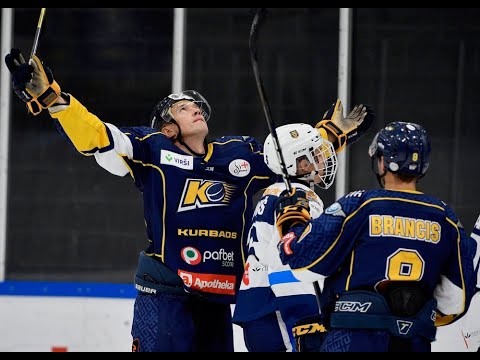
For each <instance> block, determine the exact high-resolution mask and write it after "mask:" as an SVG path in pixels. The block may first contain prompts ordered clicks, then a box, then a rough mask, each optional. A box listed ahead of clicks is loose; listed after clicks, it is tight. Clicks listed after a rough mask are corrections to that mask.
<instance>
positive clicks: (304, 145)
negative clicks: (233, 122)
mask: <svg viewBox="0 0 480 360" xmlns="http://www.w3.org/2000/svg"><path fill="white" fill-rule="evenodd" d="M276 132H277V138H278V142H279V146H280V149H281V151H282V154H283V158H284V160H285V167H286V170H287V172H288V175H289V176H291V177H295V178H297V179H300V180H304V181H307V182H309V183H310V182H314V183H315V184H316V185H318V186H319V187H321V188H322V189H328V188H329V187H330V186H331V185H332V184H333V181H334V180H335V174H336V173H337V155H336V153H335V150H334V148H333V144H332V143H331V142H330V141H328V140H325V139H324V138H322V136H321V135H320V134H319V132H318V130H317V129H315V128H313V127H312V126H311V125H309V124H303V123H294V124H287V125H283V126H279V127H277V129H276ZM263 152H264V155H263V158H264V161H265V164H267V166H268V167H269V168H270V169H271V170H272V171H273V172H274V173H275V174H278V175H282V167H281V166H280V160H279V154H278V153H277V150H276V146H275V143H274V139H273V136H272V134H269V135H268V136H267V138H266V139H265V143H264V148H263ZM305 158H306V159H307V160H308V161H309V162H310V163H311V164H313V165H314V168H315V170H314V171H312V172H310V173H307V174H304V175H298V174H297V172H298V169H297V164H298V161H299V160H302V159H305ZM316 177H317V178H316Z"/></svg>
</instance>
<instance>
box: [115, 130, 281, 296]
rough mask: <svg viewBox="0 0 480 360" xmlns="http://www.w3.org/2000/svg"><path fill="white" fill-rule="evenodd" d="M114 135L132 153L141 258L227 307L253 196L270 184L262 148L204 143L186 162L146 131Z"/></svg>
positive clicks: (247, 140) (238, 142)
mask: <svg viewBox="0 0 480 360" xmlns="http://www.w3.org/2000/svg"><path fill="white" fill-rule="evenodd" d="M121 130H122V131H123V132H124V133H125V134H126V135H127V136H128V137H129V138H130V141H131V143H132V146H133V157H132V158H130V159H129V158H125V162H126V163H127V164H128V166H129V167H130V169H131V174H132V176H133V178H134V179H135V184H136V186H137V187H138V188H139V190H141V191H142V192H143V198H144V206H145V210H144V212H145V220H146V224H147V231H148V237H149V239H150V240H151V244H150V247H149V249H148V251H147V252H149V253H154V254H155V255H156V256H158V257H160V258H161V259H162V261H163V262H164V263H165V264H166V265H167V266H168V267H169V268H170V269H174V270H175V271H176V272H177V273H178V275H179V276H180V277H182V279H183V280H184V282H185V283H186V284H187V286H189V288H190V289H192V290H195V291H200V292H203V293H207V294H210V295H212V296H215V297H216V298H218V297H225V299H226V301H229V302H233V301H234V300H233V298H234V295H235V294H236V290H237V289H238V287H239V280H240V279H241V276H242V274H243V264H244V260H245V254H243V251H242V247H241V245H242V239H244V237H245V236H246V235H247V234H246V232H247V231H248V227H249V224H250V221H251V216H252V213H253V206H254V204H253V202H252V198H253V195H254V194H255V193H256V192H258V191H259V190H261V189H263V188H265V187H267V186H268V185H270V184H271V183H272V182H273V181H274V180H275V178H276V177H275V176H274V175H273V174H272V172H271V171H270V169H269V168H268V167H267V166H266V165H265V163H264V161H263V153H262V145H261V144H260V143H259V142H257V141H256V140H255V139H254V138H252V137H241V136H232V137H222V138H218V139H215V140H214V141H212V142H210V143H209V144H208V150H207V153H206V155H205V156H204V157H193V156H191V155H189V154H187V153H184V152H183V151H181V150H180V149H179V148H178V147H176V146H175V145H174V144H173V143H172V141H171V140H169V139H168V138H166V137H165V136H164V135H163V134H161V133H158V132H154V131H152V130H151V129H150V128H143V127H140V128H126V129H125V128H123V129H121Z"/></svg>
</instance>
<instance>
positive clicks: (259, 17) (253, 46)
mask: <svg viewBox="0 0 480 360" xmlns="http://www.w3.org/2000/svg"><path fill="white" fill-rule="evenodd" d="M266 16H267V9H265V8H259V9H257V10H256V13H255V17H254V18H253V21H252V27H251V28H250V38H249V41H248V44H249V47H250V60H251V62H252V68H253V74H254V75H255V82H256V83H257V90H258V94H259V95H260V101H261V102H262V107H263V112H264V113H265V119H266V120H267V124H268V129H269V130H270V134H272V139H273V143H274V145H275V150H276V152H277V156H278V160H279V163H280V168H281V169H282V177H283V181H284V182H285V186H286V187H287V190H288V192H289V193H290V194H291V193H292V182H291V179H290V175H288V171H287V166H286V165H285V159H284V157H283V153H282V149H281V147H280V143H279V141H278V136H277V131H276V130H275V129H276V126H275V123H274V121H273V118H272V114H271V111H270V105H269V103H268V99H267V95H266V93H265V89H264V86H263V81H262V78H261V76H260V71H259V69H258V51H257V41H258V32H259V29H260V27H261V25H262V24H263V22H264V20H265V17H266ZM313 287H314V289H315V295H316V298H317V304H318V309H319V310H320V309H321V308H320V294H321V290H320V285H319V284H318V281H315V282H314V283H313Z"/></svg>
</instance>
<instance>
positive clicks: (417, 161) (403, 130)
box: [368, 121, 431, 178]
mask: <svg viewBox="0 0 480 360" xmlns="http://www.w3.org/2000/svg"><path fill="white" fill-rule="evenodd" d="M430 151H431V145H430V139H429V137H428V134H427V131H426V130H425V129H424V128H423V127H422V126H420V125H418V124H415V123H411V122H402V121H395V122H391V123H390V124H388V125H387V126H386V127H385V128H383V129H382V130H380V131H379V132H378V133H377V134H376V135H375V137H374V138H373V141H372V143H371V145H370V147H369V149H368V155H370V157H371V159H372V167H373V168H374V172H375V173H376V174H377V175H379V174H378V173H377V172H376V171H375V166H374V162H376V159H379V158H380V157H382V156H383V161H384V165H385V171H390V172H392V173H394V174H398V175H401V176H405V177H416V178H421V177H423V176H424V175H425V173H426V172H427V169H428V166H429V158H430ZM383 175H384V174H383ZM383 175H381V176H383Z"/></svg>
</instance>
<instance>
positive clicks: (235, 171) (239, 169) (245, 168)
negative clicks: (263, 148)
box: [228, 159, 251, 177]
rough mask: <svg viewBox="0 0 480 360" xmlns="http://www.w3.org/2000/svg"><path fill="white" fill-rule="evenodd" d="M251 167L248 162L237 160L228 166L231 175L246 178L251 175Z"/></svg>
mask: <svg viewBox="0 0 480 360" xmlns="http://www.w3.org/2000/svg"><path fill="white" fill-rule="evenodd" d="M250 170H251V166H250V163H249V162H248V161H247V160H243V159H236V160H233V161H232V162H231V163H230V164H229V165H228V171H230V174H232V175H233V176H236V177H245V176H247V175H248V174H250Z"/></svg>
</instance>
